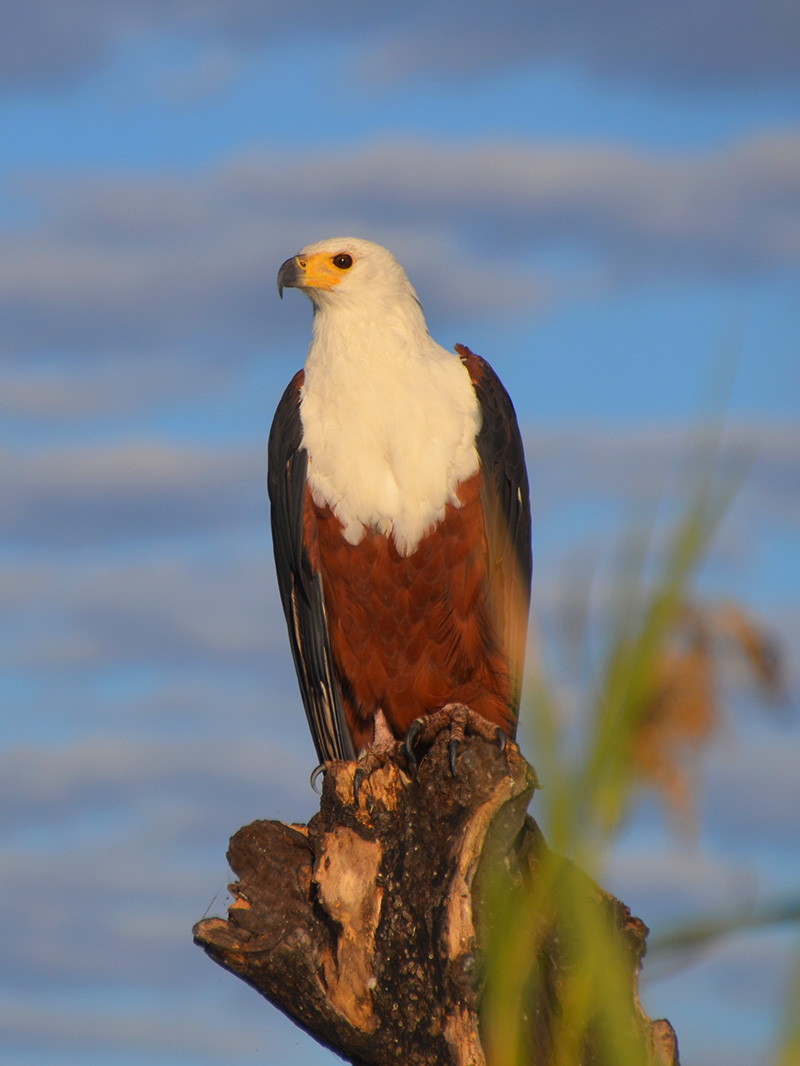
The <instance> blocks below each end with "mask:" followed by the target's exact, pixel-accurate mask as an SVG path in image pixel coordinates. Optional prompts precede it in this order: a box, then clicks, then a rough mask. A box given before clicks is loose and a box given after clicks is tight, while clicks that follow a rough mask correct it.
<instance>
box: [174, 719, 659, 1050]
mask: <svg viewBox="0 0 800 1066" xmlns="http://www.w3.org/2000/svg"><path fill="white" fill-rule="evenodd" d="M355 765H356V764H355V763H337V764H334V765H333V766H332V768H331V769H330V770H329V772H328V773H327V774H326V776H325V782H324V786H323V791H322V802H321V807H320V811H319V813H318V814H316V815H315V816H314V817H313V818H312V819H311V821H310V822H309V824H308V825H307V826H303V825H285V824H283V823H281V822H274V821H258V822H253V824H252V825H249V826H245V827H244V828H243V829H240V830H239V832H238V833H236V835H235V836H234V837H233V838H232V840H231V846H230V850H229V852H228V860H229V862H230V865H231V867H232V869H233V871H234V873H235V874H236V876H237V878H238V880H237V882H236V883H235V884H233V885H231V889H230V890H231V893H232V895H233V897H234V902H233V904H232V905H231V907H230V909H229V911H228V919H227V921H226V920H223V919H221V918H208V919H205V920H203V921H201V922H199V923H198V924H197V925H196V926H195V929H194V937H195V941H196V942H197V943H198V944H200V946H201V947H203V948H204V949H205V951H206V952H207V953H208V954H209V955H210V956H211V957H212V958H213V959H214V960H215V961H217V962H218V963H220V965H222V966H224V967H225V968H226V969H228V970H230V971H231V972H232V973H235V974H237V975H238V976H239V977H241V978H242V979H243V980H245V981H247V982H248V983H249V984H251V985H252V986H253V987H254V988H256V989H257V990H258V991H259V992H260V993H261V994H262V995H264V996H265V997H266V998H267V999H268V1000H270V1002H272V1003H274V1004H275V1005H276V1006H277V1007H278V1008H279V1009H280V1010H282V1011H283V1012H284V1013H286V1014H288V1015H289V1016H290V1017H291V1018H292V1019H293V1020H294V1021H295V1022H296V1023H297V1024H298V1025H300V1026H301V1027H302V1028H303V1029H305V1030H307V1031H308V1032H309V1033H311V1034H312V1035H313V1036H314V1037H315V1038H316V1039H317V1040H318V1041H320V1042H321V1043H323V1044H325V1045H327V1046H328V1047H330V1048H332V1049H333V1050H335V1051H336V1052H337V1053H338V1054H340V1055H342V1056H344V1057H345V1058H347V1059H349V1060H350V1061H351V1062H353V1063H355V1064H359V1066H366V1064H370V1066H383V1064H390V1063H391V1064H393V1066H394V1064H397V1063H404V1064H406V1066H486V1064H487V1057H486V1053H485V1050H484V1047H483V1045H482V1043H481V1033H480V1022H481V1018H480V1009H481V991H482V985H483V981H484V966H483V957H482V950H481V945H482V944H483V943H484V942H485V937H486V935H487V930H488V928H489V926H490V925H491V919H490V916H489V915H488V912H487V907H486V906H485V904H484V903H483V902H482V892H481V889H480V885H481V884H482V883H484V882H485V881H486V878H485V876H484V875H485V873H486V871H487V870H491V869H494V870H497V869H502V870H503V871H505V874H504V876H506V877H507V879H508V881H509V884H511V883H519V882H520V880H522V881H524V880H525V879H526V878H531V877H535V876H536V867H537V863H538V862H539V861H540V859H541V857H542V855H543V854H544V853H545V852H546V850H547V846H546V844H545V843H544V840H543V838H542V836H541V833H540V832H539V830H538V828H537V826H536V824H535V823H534V822H533V821H532V819H530V818H529V817H527V816H526V809H527V806H528V803H529V801H530V798H531V796H532V794H533V791H534V789H535V787H536V778H535V775H534V773H533V770H532V769H531V768H530V767H529V766H528V764H527V763H526V762H525V760H524V759H523V758H522V756H521V755H520V753H519V749H518V748H517V747H516V745H514V744H509V745H508V746H507V748H506V751H505V752H504V753H501V752H500V751H499V750H498V749H497V748H496V747H494V746H492V745H490V744H487V743H485V742H484V741H482V740H479V739H478V738H474V737H470V738H468V739H467V741H466V742H465V744H464V745H463V748H462V751H461V753H460V755H459V760H458V777H457V778H456V779H455V780H454V779H453V777H452V776H451V775H450V772H449V769H448V763H447V738H446V737H440V738H439V739H438V740H437V741H436V743H435V744H434V745H433V747H432V749H431V751H430V752H429V753H428V754H427V755H426V756H425V758H424V759H423V761H422V763H421V765H420V768H419V771H418V774H417V776H416V777H414V778H411V779H410V778H409V777H407V776H406V774H405V773H404V772H403V770H402V769H401V768H399V767H398V766H396V765H394V764H393V763H387V764H386V765H385V766H384V767H381V768H380V769H379V770H377V771H376V772H375V773H373V774H372V775H371V777H369V778H368V779H367V780H366V781H365V782H364V783H363V784H362V787H361V791H360V797H359V804H358V806H355V805H354V802H353V774H354V771H355ZM564 866H565V868H566V867H570V864H568V863H565V864H564ZM570 868H571V870H572V871H573V873H572V874H571V876H576V877H583V875H581V874H580V873H579V872H578V871H575V870H574V867H570ZM583 880H584V881H585V887H586V893H587V894H588V895H589V897H591V898H592V900H593V901H594V903H595V904H596V905H597V906H602V907H605V908H607V909H608V913H609V920H610V921H611V923H612V925H613V926H614V928H615V935H617V936H619V937H620V938H622V941H623V942H624V943H625V945H626V949H627V951H628V954H629V958H630V1003H629V1009H630V1017H631V1019H632V1024H634V1025H635V1026H636V1027H637V1032H638V1033H640V1034H641V1040H642V1043H643V1047H645V1048H646V1055H647V1059H648V1061H650V1062H652V1063H653V1064H657V1066H677V1062H678V1058H677V1043H676V1041H675V1036H674V1033H673V1031H672V1028H671V1026H670V1025H669V1023H668V1022H664V1021H660V1022H650V1020H649V1019H648V1018H647V1017H646V1016H645V1015H644V1013H643V1012H642V1010H641V1008H640V1006H639V1002H638V997H637V979H638V971H639V967H640V964H641V958H642V956H643V954H644V949H645V937H646V935H647V929H646V927H645V926H644V924H643V923H642V922H641V921H639V919H637V918H632V917H631V915H630V912H629V910H628V908H627V907H625V906H624V905H623V904H621V903H619V902H618V901H617V900H615V899H613V897H611V896H609V895H607V894H606V893H604V892H603V891H602V890H601V889H600V888H599V886H597V885H596V884H595V883H594V882H592V881H590V880H589V879H588V878H583ZM581 891H583V888H581ZM564 939H565V938H564V937H563V936H560V935H556V933H555V932H554V935H552V936H551V937H549V938H548V941H547V947H546V952H545V953H546V955H547V958H543V959H542V960H541V966H540V971H541V972H540V973H539V974H538V975H537V981H536V982H535V985H536V988H537V989H538V990H539V993H540V994H538V996H537V1002H536V1003H532V1004H531V1005H530V1009H529V1011H527V1012H526V1019H528V1018H529V1019H530V1020H529V1022H528V1021H526V1025H527V1029H528V1033H527V1038H528V1045H529V1050H530V1062H531V1063H536V1064H537V1066H547V1064H548V1063H549V1062H550V1056H549V1047H548V1035H547V1034H548V1032H549V1031H550V1029H551V1028H552V1024H553V1018H552V1017H551V1016H550V1015H551V1013H552V1012H553V1011H557V1010H558V991H559V982H560V981H561V979H562V978H563V974H564V972H565V969H566V968H567V967H568V966H569V961H568V959H567V957H566V953H565V951H564V950H563V948H562V947H561V946H560V945H561V944H562V943H563V941H564ZM542 990H544V994H541V993H542ZM489 1061H490V1060H489ZM603 1061H604V1060H603V1059H602V1057H601V1056H600V1055H599V1053H598V1052H597V1051H596V1049H595V1048H594V1047H593V1042H592V1036H591V1034H590V1033H589V1034H587V1035H586V1038H585V1040H584V1043H583V1046H582V1051H581V1058H580V1064H581V1066H589V1064H598V1066H599V1064H600V1063H603ZM576 1066H578V1063H577V1062H576ZM609 1066H610V1064H609Z"/></svg>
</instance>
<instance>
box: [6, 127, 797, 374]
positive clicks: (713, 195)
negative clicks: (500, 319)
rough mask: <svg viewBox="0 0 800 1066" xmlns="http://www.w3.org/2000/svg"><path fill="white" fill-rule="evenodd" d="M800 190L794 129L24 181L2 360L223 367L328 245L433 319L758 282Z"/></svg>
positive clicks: (779, 248)
mask: <svg viewBox="0 0 800 1066" xmlns="http://www.w3.org/2000/svg"><path fill="white" fill-rule="evenodd" d="M323 166H324V169H325V173H326V180H325V182H323V183H320V182H319V180H318V177H317V175H318V173H319V170H320V168H321V167H323ZM798 188H800V133H798V132H797V131H796V130H789V131H785V132H783V133H775V134H772V135H765V136H759V137H754V138H752V139H750V140H745V141H742V142H739V143H735V144H731V145H729V146H727V147H723V148H719V149H715V150H713V151H708V152H705V153H702V154H700V153H691V154H689V153H686V154H676V153H672V154H668V153H657V152H650V151H643V150H641V149H635V148H632V147H625V146H620V145H612V144H606V145H586V144H574V145H572V146H569V145H552V144H545V143H540V144H536V143H510V142H491V141H489V142H481V143H474V144H469V145H453V144H451V145H441V144H439V145H434V144H432V143H430V142H420V141H407V142H396V141H395V142H386V143H384V144H378V145H370V146H366V147H365V146H349V147H348V148H347V149H346V150H343V151H342V150H338V151H333V152H331V153H329V154H327V155H325V156H324V157H323V156H316V157H312V158H309V157H308V156H307V155H306V156H304V157H303V158H302V159H301V158H300V157H299V156H297V155H294V154H291V153H289V154H285V155H282V156H275V155H274V154H262V155H251V156H248V157H239V158H236V159H230V160H227V161H224V162H222V163H220V164H219V165H218V166H217V167H216V168H215V169H209V170H208V171H205V172H202V173H190V174H183V173H178V172H164V173H160V174H155V175H148V176H138V177H132V176H130V175H125V174H121V173H120V174H102V175H101V174H75V173H74V174H60V175H58V176H55V175H49V176H48V175H40V176H38V177H34V176H29V177H28V179H27V185H26V195H27V196H28V197H29V198H30V199H31V200H32V202H33V204H34V208H35V210H34V215H35V218H36V221H35V222H33V223H30V224H29V225H27V226H25V227H16V228H14V229H13V230H11V231H9V232H7V233H6V234H5V235H4V245H5V247H6V252H7V254H5V255H4V257H3V260H2V265H0V311H1V312H2V316H1V317H0V323H2V324H1V325H0V345H2V347H3V348H4V349H5V350H6V351H8V352H11V353H13V352H19V353H28V354H29V353H36V352H41V351H58V352H63V351H81V352H86V353H95V354H100V353H105V352H108V351H111V352H112V353H114V352H116V353H118V354H119V353H126V354H130V353H138V352H142V351H145V352H146V351H148V350H152V348H153V347H155V348H156V349H157V350H165V349H168V348H170V347H171V348H178V349H181V348H184V347H186V346H187V345H188V346H191V348H192V350H193V351H194V352H199V353H201V354H203V355H204V356H206V357H207V358H209V359H214V360H219V359H221V358H223V356H224V358H225V359H226V360H230V359H231V358H235V357H236V356H235V354H233V355H232V350H234V352H235V349H237V348H238V349H239V350H241V349H245V350H253V348H254V347H256V346H257V347H259V348H263V347H264V344H265V338H267V337H271V338H272V339H273V342H274V341H275V340H276V339H277V338H279V337H280V336H281V335H282V333H283V331H285V329H286V317H285V316H283V317H281V316H280V315H279V307H278V305H277V301H276V300H275V299H274V295H273V284H274V274H275V269H276V265H277V264H279V263H280V262H281V261H282V260H283V258H285V257H286V256H287V255H289V254H291V252H292V251H295V250H296V249H297V248H298V247H300V246H302V244H304V243H306V242H307V241H308V240H311V239H318V238H319V237H320V236H321V235H322V236H330V235H335V233H336V232H337V231H339V232H341V233H344V232H348V231H354V232H355V233H356V234H359V235H363V236H370V237H373V238H375V239H378V240H379V241H381V242H382V243H385V244H388V245H389V246H391V247H392V248H393V249H394V250H395V252H396V254H397V255H398V257H399V258H400V259H401V260H402V261H403V262H404V264H405V265H406V267H407V269H408V271H409V273H410V274H411V277H412V280H414V281H415V283H416V284H417V287H418V289H419V291H420V293H421V295H422V297H423V301H424V302H425V304H426V306H427V307H428V308H429V310H430V311H431V312H432V313H433V314H438V313H443V312H444V311H445V310H447V312H448V313H450V314H453V315H468V314H472V315H476V314H487V313H495V314H504V315H508V314H514V313H517V314H522V313H525V314H530V313H531V311H532V310H534V309H535V308H537V307H541V306H542V305H546V304H548V303H550V302H552V301H553V300H555V299H559V300H562V301H563V300H569V299H570V298H574V297H575V296H578V297H582V296H585V295H586V292H587V285H588V286H590V288H591V287H593V288H594V289H596V290H597V291H598V292H599V291H608V290H610V289H613V288H615V287H619V286H624V285H632V284H638V283H640V281H641V280H643V279H647V278H658V277H661V278H663V277H668V278H683V279H687V278H689V279H690V278H705V279H708V278H714V279H719V278H729V279H736V278H763V277H774V276H775V275H776V274H778V275H780V274H783V273H785V272H787V271H796V270H797V269H798V266H799V265H800V197H798V194H797V189H798ZM559 244H560V245H561V246H563V247H565V248H571V249H577V250H579V251H580V252H581V253H582V254H583V255H585V256H587V257H588V258H589V261H590V262H591V263H593V264H594V266H593V267H591V268H590V269H589V270H588V272H587V271H583V272H580V274H579V277H578V280H577V281H574V280H573V281H572V282H571V283H570V288H566V285H567V283H566V282H565V280H564V278H563V277H555V276H550V275H549V273H548V270H547V268H546V266H545V265H542V266H537V265H536V259H537V254H539V253H544V252H546V251H547V250H548V249H551V248H552V247H553V246H554V245H555V246H558V245H559ZM476 249H480V254H476Z"/></svg>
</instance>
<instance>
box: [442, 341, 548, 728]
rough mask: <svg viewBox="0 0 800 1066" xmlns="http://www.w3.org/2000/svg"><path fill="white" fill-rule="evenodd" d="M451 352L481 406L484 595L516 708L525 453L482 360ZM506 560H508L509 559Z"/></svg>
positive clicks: (504, 398) (527, 555) (526, 531)
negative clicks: (499, 632) (497, 624)
mask: <svg viewBox="0 0 800 1066" xmlns="http://www.w3.org/2000/svg"><path fill="white" fill-rule="evenodd" d="M456 351H457V352H458V354H459V355H460V356H461V358H462V361H463V362H464V364H465V366H466V367H467V369H468V370H469V373H470V377H471V378H472V383H473V386H474V388H475V393H476V395H477V397H478V402H479V404H480V408H481V415H482V423H481V429H480V432H479V433H478V439H477V442H476V447H477V450H478V458H479V459H480V464H481V470H482V472H483V488H482V490H481V497H482V501H483V510H484V517H485V522H486V532H487V539H488V541H489V555H490V583H491V585H492V586H493V587H492V588H490V595H491V596H492V598H493V599H494V602H495V605H496V608H497V610H498V613H499V614H500V615H501V616H502V619H503V626H504V643H505V645H506V648H507V651H508V654H509V658H510V660H511V670H512V679H513V696H512V702H513V709H514V711H515V712H516V711H517V709H518V707H519V697H520V689H521V684H522V668H523V663H524V658H525V634H526V631H527V624H528V610H529V607H530V596H531V575H532V571H533V556H532V553H531V509H530V492H529V488H528V474H527V470H526V468H525V452H524V449H523V446H522V437H521V435H520V431H519V425H518V424H517V416H516V412H515V411H514V405H513V404H512V402H511V398H510V396H509V395H508V393H507V392H506V390H505V388H504V387H503V383H502V382H501V381H500V379H499V378H498V376H497V374H495V372H494V370H492V368H491V366H490V365H489V364H488V363H487V362H486V360H485V359H481V357H480V356H478V355H475V354H474V353H473V352H471V351H470V350H469V348H466V347H465V346H464V345H461V344H457V345H456ZM509 557H510V558H509Z"/></svg>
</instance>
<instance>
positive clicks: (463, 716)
mask: <svg viewBox="0 0 800 1066" xmlns="http://www.w3.org/2000/svg"><path fill="white" fill-rule="evenodd" d="M448 728H449V730H450V744H449V746H448V761H449V763H450V773H451V774H452V775H453V777H457V776H458V774H457V773H456V761H457V759H458V753H459V750H460V748H461V745H462V744H463V742H464V737H465V736H466V734H467V733H473V734H474V735H475V736H479V737H483V739H484V740H486V741H488V742H489V743H490V744H491V743H496V744H497V746H498V748H499V750H500V753H501V754H502V752H504V751H505V748H506V741H507V740H508V737H507V736H506V733H505V731H504V730H502V729H501V728H500V727H499V726H496V725H492V723H491V722H487V720H486V719H485V718H484V717H483V716H482V715H480V714H478V713H477V711H473V710H472V708H471V707H468V706H467V705H466V704H464V703H447V704H445V706H444V707H442V708H441V709H440V710H438V711H434V712H433V714H426V715H424V716H423V717H422V718H417V719H416V721H414V722H412V723H411V725H410V727H409V729H408V732H407V733H406V740H405V745H404V747H405V753H406V758H407V759H408V762H409V765H410V766H411V769H412V771H414V770H416V768H417V765H418V763H417V757H416V755H415V754H414V744H415V742H416V741H417V740H421V741H422V742H423V743H424V744H429V743H430V742H431V741H432V740H433V739H434V738H435V737H437V736H438V735H439V733H441V732H442V730H443V729H448Z"/></svg>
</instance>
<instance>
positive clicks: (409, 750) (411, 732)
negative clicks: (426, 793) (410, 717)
mask: <svg viewBox="0 0 800 1066" xmlns="http://www.w3.org/2000/svg"><path fill="white" fill-rule="evenodd" d="M421 729H422V722H421V721H420V720H419V718H418V719H417V720H416V721H415V722H412V723H411V725H410V726H409V727H408V732H407V733H406V742H405V744H404V745H403V747H404V748H405V753H406V758H407V759H408V765H409V767H410V768H411V772H412V773H415V772H416V769H417V766H418V765H419V764H418V763H417V757H416V755H415V754H414V741H415V740H416V739H417V737H418V736H419V733H420V730H421Z"/></svg>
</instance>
